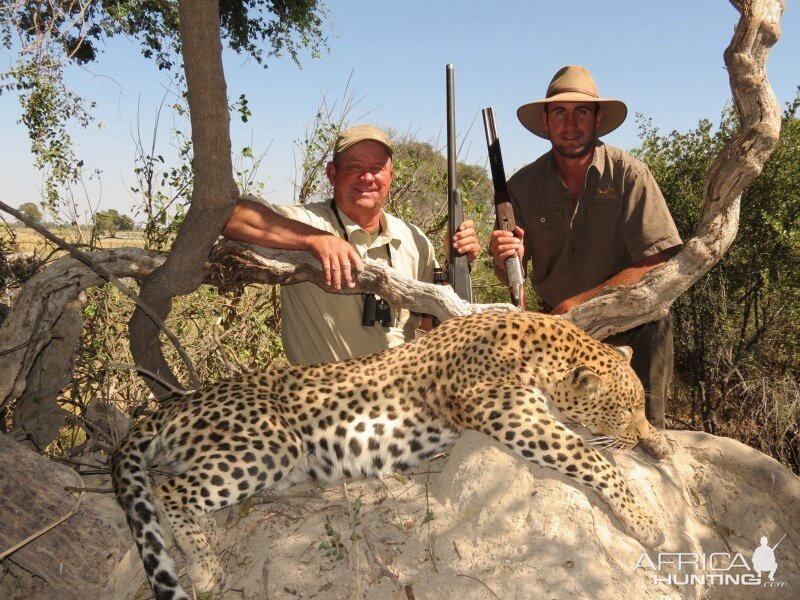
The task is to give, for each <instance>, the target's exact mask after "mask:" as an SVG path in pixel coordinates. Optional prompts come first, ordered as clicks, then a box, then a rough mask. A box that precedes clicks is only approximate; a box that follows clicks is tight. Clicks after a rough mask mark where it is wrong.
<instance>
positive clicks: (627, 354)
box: [611, 346, 633, 362]
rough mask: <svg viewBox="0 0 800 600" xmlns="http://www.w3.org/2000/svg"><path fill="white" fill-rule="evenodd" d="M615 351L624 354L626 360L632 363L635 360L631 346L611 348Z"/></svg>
mask: <svg viewBox="0 0 800 600" xmlns="http://www.w3.org/2000/svg"><path fill="white" fill-rule="evenodd" d="M611 347H612V348H613V349H614V350H616V351H617V352H619V353H620V354H622V356H624V357H625V360H627V361H628V362H631V359H632V358H633V348H631V347H630V346H611Z"/></svg>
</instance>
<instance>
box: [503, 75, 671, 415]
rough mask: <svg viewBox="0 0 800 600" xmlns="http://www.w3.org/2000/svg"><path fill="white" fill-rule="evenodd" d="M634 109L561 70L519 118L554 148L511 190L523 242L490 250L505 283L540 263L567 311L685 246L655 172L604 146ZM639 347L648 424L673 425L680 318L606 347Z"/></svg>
mask: <svg viewBox="0 0 800 600" xmlns="http://www.w3.org/2000/svg"><path fill="white" fill-rule="evenodd" d="M627 112H628V109H627V107H626V106H625V104H624V103H623V102H621V101H619V100H614V99H610V98H602V97H600V95H599V94H598V92H597V86H596V85H595V83H594V80H593V78H592V76H591V74H590V73H589V71H588V70H587V69H586V68H584V67H581V66H567V67H563V68H561V69H560V70H559V71H558V72H557V73H556V74H555V76H554V77H553V79H552V81H551V82H550V85H549V86H548V88H547V94H546V96H545V98H543V99H542V100H538V101H536V102H531V103H529V104H525V105H523V106H521V107H520V108H519V110H518V111H517V116H518V117H519V120H520V122H521V123H522V124H523V125H524V126H525V127H526V128H527V129H528V130H529V131H531V132H533V133H534V134H535V135H538V136H539V137H542V138H545V139H549V140H550V143H551V145H552V149H551V150H550V151H549V152H547V153H546V154H544V155H543V156H541V157H540V158H539V159H538V160H536V161H535V162H534V163H532V164H529V165H527V166H526V167H524V168H522V169H520V170H519V171H518V172H517V173H515V174H514V175H513V176H512V177H511V178H510V179H509V181H508V190H509V193H510V195H511V202H512V205H513V207H514V216H515V218H516V221H517V224H518V225H519V227H518V229H517V231H516V236H514V235H512V234H511V233H509V232H505V231H494V232H493V233H492V240H491V245H490V251H491V253H492V256H493V258H494V261H495V271H496V272H497V274H498V276H499V277H500V278H501V279H504V278H505V259H506V258H508V257H509V256H513V254H514V253H518V254H519V256H520V258H521V260H522V262H523V265H524V264H526V263H527V261H529V260H530V261H532V262H533V269H532V271H531V282H532V283H533V288H534V290H535V291H536V293H537V295H538V296H539V298H540V299H541V301H542V304H543V305H544V306H545V308H546V310H549V311H551V312H552V313H553V314H562V313H565V312H568V311H569V310H571V309H572V308H574V307H575V306H578V305H579V304H582V303H584V302H586V301H587V300H589V299H590V298H593V297H594V296H595V295H596V294H597V293H598V292H599V291H600V290H601V289H602V288H604V287H611V286H617V285H633V284H635V283H638V282H639V281H640V280H641V279H642V277H643V276H644V274H645V273H647V272H648V271H650V270H652V269H655V268H656V267H659V266H661V265H663V264H664V263H665V262H666V261H667V260H668V259H669V257H670V256H672V254H674V253H675V252H676V251H677V249H678V248H679V247H680V245H681V239H680V236H679V235H678V231H677V229H676V228H675V224H674V222H673V220H672V217H671V216H670V214H669V210H668V209H667V206H666V203H665V201H664V197H663V196H662V194H661V191H660V190H659V188H658V184H656V182H655V180H654V179H653V176H652V174H651V173H650V171H649V170H648V169H647V167H646V166H645V165H644V164H643V163H642V162H640V161H638V160H637V159H635V158H634V157H632V156H630V155H629V154H627V153H625V152H623V151H622V150H619V149H617V148H614V147H612V146H608V145H606V144H604V143H602V142H600V141H598V138H599V137H600V136H602V135H605V134H606V133H609V132H611V131H613V130H614V129H616V128H617V127H619V126H620V125H621V124H622V122H623V121H624V120H625V117H626V115H627ZM605 341H607V342H609V343H614V344H617V345H629V346H631V347H632V348H633V360H632V365H633V368H634V370H635V371H636V373H637V374H638V375H639V378H640V379H641V380H642V383H643V384H644V388H645V392H646V394H647V399H648V402H647V414H648V418H649V420H650V421H651V423H653V425H656V426H658V427H663V426H664V403H665V399H666V395H667V391H668V389H669V383H670V380H671V378H672V363H673V351H672V319H671V317H670V316H668V317H666V318H665V319H662V320H660V321H656V322H652V323H647V324H645V325H641V326H639V327H636V328H634V329H632V330H630V331H627V332H624V333H622V334H619V335H617V336H614V337H613V338H609V339H607V340H605Z"/></svg>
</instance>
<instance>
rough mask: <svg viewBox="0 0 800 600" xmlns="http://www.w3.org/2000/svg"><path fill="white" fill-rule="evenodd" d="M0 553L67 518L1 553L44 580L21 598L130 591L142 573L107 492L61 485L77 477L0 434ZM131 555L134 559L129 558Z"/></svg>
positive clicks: (128, 594)
mask: <svg viewBox="0 0 800 600" xmlns="http://www.w3.org/2000/svg"><path fill="white" fill-rule="evenodd" d="M0 482H2V483H1V484H0V485H1V487H0V515H2V527H0V553H3V552H6V551H7V550H9V549H10V548H12V547H13V546H15V545H17V544H18V543H20V542H22V541H23V540H25V539H26V538H28V537H29V536H31V535H32V534H35V533H37V532H40V531H41V530H43V529H47V528H48V526H50V525H52V524H54V523H56V522H58V521H59V520H60V519H62V518H63V517H65V516H67V515H69V514H70V513H71V512H72V511H73V510H74V509H75V507H76V506H77V505H78V501H79V499H80V505H79V506H78V510H77V512H75V514H73V515H72V516H70V517H69V518H68V519H66V520H65V521H63V522H61V523H60V524H58V525H57V526H55V527H53V528H52V529H50V530H49V531H46V532H45V533H43V534H42V535H40V536H39V537H36V538H35V539H34V540H32V541H31V542H29V543H28V544H26V545H25V546H23V547H22V548H20V549H18V550H17V551H16V552H14V553H12V554H11V555H10V557H8V558H7V559H6V560H10V561H11V562H13V563H14V564H16V565H18V566H19V567H22V568H23V569H25V570H26V571H29V572H30V573H32V574H33V575H35V576H36V577H39V578H41V579H42V580H44V582H46V584H47V587H46V589H45V590H44V591H43V592H42V593H41V594H35V595H30V594H26V598H32V597H38V598H42V599H45V598H47V599H49V598H65V599H66V598H75V599H78V598H81V599H84V598H119V599H120V600H122V599H125V600H127V599H129V598H132V597H133V595H134V593H135V592H136V590H137V589H138V588H139V587H140V585H141V584H142V582H143V580H144V570H143V568H142V564H141V561H140V560H138V555H137V554H136V550H135V547H134V545H133V539H132V538H131V535H130V531H129V530H128V527H127V526H126V524H125V517H124V516H123V514H122V510H121V509H120V508H119V505H118V504H117V503H116V501H115V500H114V497H113V495H112V494H96V493H84V494H83V498H80V494H78V493H75V492H68V491H66V490H64V487H65V486H71V487H77V488H80V487H83V482H82V480H81V477H80V476H79V475H78V474H77V473H76V472H75V471H73V470H72V469H70V468H68V467H63V466H61V465H59V464H57V463H54V462H53V461H51V460H49V459H47V458H45V457H43V456H41V455H40V454H37V453H36V452H33V451H31V450H29V449H28V448H26V447H25V446H22V445H21V444H18V443H16V442H14V441H13V440H11V438H9V437H8V436H5V435H1V434H0ZM133 558H136V560H133Z"/></svg>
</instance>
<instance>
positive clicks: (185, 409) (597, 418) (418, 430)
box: [111, 311, 671, 600]
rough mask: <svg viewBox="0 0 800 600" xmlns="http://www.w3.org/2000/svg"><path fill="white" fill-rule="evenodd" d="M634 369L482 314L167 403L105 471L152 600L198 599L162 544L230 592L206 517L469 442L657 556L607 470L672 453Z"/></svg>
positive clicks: (603, 349) (383, 471)
mask: <svg viewBox="0 0 800 600" xmlns="http://www.w3.org/2000/svg"><path fill="white" fill-rule="evenodd" d="M631 354H632V353H631V350H630V348H628V347H619V348H618V347H614V346H610V345H607V344H604V343H603V342H601V341H598V340H596V339H594V338H592V337H591V336H589V335H588V334H587V333H585V332H584V331H583V330H582V329H580V328H579V327H577V326H576V325H573V324H572V323H570V322H569V321H567V320H565V319H563V318H560V317H556V316H552V315H548V314H543V313H534V312H510V311H509V312H479V313H475V314H472V315H469V316H464V317H457V318H452V319H449V320H447V321H445V322H444V323H442V324H441V325H439V326H438V327H436V328H434V329H433V330H432V331H431V332H428V333H426V334H424V335H421V336H419V337H417V338H416V339H415V340H413V341H410V342H408V343H406V344H403V345H400V346H397V347H394V348H391V349H389V350H385V351H383V352H380V353H378V354H373V355H369V356H364V357H359V358H353V359H350V360H346V361H342V362H336V363H329V364H318V365H311V366H286V367H279V368H273V369H271V370H270V371H269V372H252V373H245V374H241V375H238V376H235V377H232V378H230V379H226V380H222V381H218V382H216V383H212V384H210V385H208V386H206V387H203V388H201V389H199V390H196V391H194V392H190V393H188V394H186V395H183V396H180V397H176V398H173V399H172V401H170V402H168V403H164V404H163V405H162V406H161V407H160V408H158V409H156V410H154V411H153V412H152V413H151V414H149V415H148V416H146V417H145V418H143V419H142V420H141V421H139V422H137V423H136V424H135V425H133V426H132V427H131V429H130V431H129V432H128V434H127V436H126V437H125V439H124V440H123V441H122V442H121V443H120V445H119V446H118V448H117V449H116V450H115V451H114V453H113V454H112V457H111V467H112V483H113V488H114V492H115V495H116V498H117V500H118V502H119V503H120V505H121V506H122V508H123V510H124V512H125V515H126V518H127V521H128V524H129V526H130V529H131V531H132V533H133V537H134V540H135V542H136V544H137V546H138V549H139V553H140V555H141V558H142V561H143V563H144V568H145V572H146V574H147V577H148V580H149V584H150V587H151V589H152V592H153V596H154V597H155V598H156V599H157V600H176V599H186V598H188V597H189V596H188V595H187V593H186V591H185V590H184V588H183V587H182V585H181V583H180V581H179V577H178V572H177V570H176V567H175V562H174V561H173V559H172V557H171V556H170V554H169V552H168V548H167V538H166V535H167V531H169V532H170V533H171V536H172V539H173V541H174V543H175V546H177V548H178V550H179V551H180V552H181V554H182V555H183V558H184V560H185V564H186V573H187V575H188V577H189V579H190V580H191V583H192V585H193V586H194V588H195V590H197V591H201V592H205V591H212V590H213V589H214V588H215V587H216V586H219V585H221V582H222V581H224V574H223V573H222V568H221V566H220V562H219V559H218V557H217V556H216V554H215V553H214V551H213V549H212V544H211V542H210V540H209V534H208V522H207V520H208V519H209V517H210V513H211V512H212V511H216V510H219V509H222V508H225V507H228V506H231V505H233V504H235V503H238V502H241V501H243V500H245V499H246V498H248V497H250V496H252V495H253V494H256V493H258V492H262V491H264V490H267V489H271V490H280V489H285V488H287V487H289V486H292V485H295V484H298V483H301V482H304V481H316V482H318V483H335V482H339V481H342V480H345V481H346V480H347V479H349V478H361V477H369V476H377V477H386V476H389V475H391V474H392V473H395V472H403V471H405V470H407V469H409V468H410V467H412V466H414V465H416V464H419V463H420V462H421V461H425V460H426V459H429V458H431V457H433V456H438V455H439V454H440V453H441V452H443V451H446V450H447V448H448V447H449V446H451V445H452V444H453V443H454V442H455V440H456V439H457V438H458V436H459V435H460V434H461V433H463V432H464V431H465V430H475V431H479V432H483V433H485V434H487V435H489V436H491V437H492V438H494V439H495V440H497V441H498V442H500V443H501V444H502V445H504V446H506V447H507V448H508V449H509V450H510V451H511V452H512V453H514V454H516V455H517V456H518V457H519V458H520V459H522V460H524V461H529V462H531V463H534V464H537V465H541V466H544V467H550V468H552V469H554V470H556V471H558V472H560V473H562V474H564V475H566V476H567V477H568V478H570V479H571V480H572V481H574V482H575V484H576V485H582V486H586V487H587V488H590V489H591V490H593V491H594V492H595V493H596V494H597V496H599V498H600V499H601V500H602V501H604V502H605V503H606V504H607V505H608V506H609V507H610V510H611V512H612V513H613V515H615V517H616V518H617V519H618V520H619V522H620V523H621V525H622V528H623V529H624V530H626V531H627V532H628V533H629V534H630V535H632V536H633V537H634V538H636V539H637V540H638V541H639V542H641V543H642V544H644V545H647V546H650V547H653V548H656V547H658V546H659V545H661V544H662V543H663V541H664V534H663V531H662V526H661V524H660V523H659V522H658V519H657V518H656V517H654V516H653V515H651V514H650V512H649V511H647V510H646V509H645V507H643V506H642V504H641V503H640V502H639V501H638V500H637V499H636V498H635V497H634V495H633V493H632V492H631V489H630V488H629V486H628V483H627V482H626V481H625V479H624V477H623V476H622V474H621V473H620V471H619V470H618V469H617V468H616V467H615V466H614V464H612V462H611V461H610V460H609V458H607V457H606V456H605V454H606V449H607V448H608V447H613V448H616V449H618V450H627V449H632V448H633V447H634V446H636V445H637V444H638V445H640V446H641V447H642V448H643V449H644V450H645V451H646V452H648V453H649V454H650V455H652V456H654V457H656V458H664V457H665V456H667V455H668V454H669V453H670V451H671V449H670V445H669V443H668V441H667V440H666V438H665V437H664V435H663V434H662V433H661V432H659V431H658V430H656V429H655V428H653V427H652V426H651V425H650V424H649V423H648V421H647V419H646V417H645V411H644V405H645V395H644V390H643V388H642V384H641V382H640V381H639V379H638V378H637V376H636V374H635V373H634V371H633V369H632V368H631V366H630V360H631ZM579 427H582V428H585V429H586V430H588V431H589V432H590V433H583V434H579V433H577V432H576V430H577V429H578V428H579ZM592 436H596V437H592ZM593 440H599V442H598V443H597V444H593ZM155 468H158V470H159V472H160V473H161V477H160V480H159V482H158V483H157V484H156V483H152V482H151V474H150V469H155Z"/></svg>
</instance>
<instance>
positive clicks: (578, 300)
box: [553, 252, 667, 315]
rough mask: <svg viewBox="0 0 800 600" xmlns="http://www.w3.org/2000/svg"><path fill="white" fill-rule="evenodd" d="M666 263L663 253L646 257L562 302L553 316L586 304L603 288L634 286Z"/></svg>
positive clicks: (554, 310)
mask: <svg viewBox="0 0 800 600" xmlns="http://www.w3.org/2000/svg"><path fill="white" fill-rule="evenodd" d="M666 262H667V254H666V253H664V252H659V253H658V254H654V255H653V256H648V257H647V258H645V259H644V260H642V261H641V262H639V263H638V264H635V265H634V266H632V267H628V268H627V269H623V270H622V271H620V272H619V273H617V274H616V275H612V276H611V277H609V278H608V279H606V280H605V281H604V282H603V283H601V284H600V285H596V286H595V287H593V288H590V289H588V290H586V291H584V292H581V293H580V294H575V295H574V296H572V297H570V298H567V299H566V300H563V301H562V302H561V303H560V304H559V305H558V306H556V307H555V308H554V309H553V314H556V315H560V314H563V313H566V312H569V311H570V310H572V309H573V308H575V307H576V306H579V305H581V304H583V303H584V302H588V301H589V300H591V299H592V298H594V297H595V296H596V295H597V294H598V293H599V292H600V290H602V289H603V288H608V287H617V286H621V285H636V284H637V283H639V282H640V281H641V280H642V278H643V277H644V276H645V274H647V273H648V272H649V271H652V270H653V269H656V268H658V267H660V266H661V265H663V264H665V263H666Z"/></svg>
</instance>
